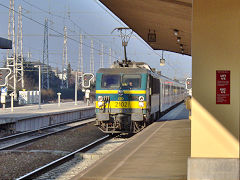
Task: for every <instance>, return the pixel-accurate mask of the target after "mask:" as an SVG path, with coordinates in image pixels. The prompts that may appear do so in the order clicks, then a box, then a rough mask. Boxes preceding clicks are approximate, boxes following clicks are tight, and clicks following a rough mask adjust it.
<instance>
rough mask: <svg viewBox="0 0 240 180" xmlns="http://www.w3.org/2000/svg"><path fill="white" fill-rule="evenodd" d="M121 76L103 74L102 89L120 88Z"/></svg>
mask: <svg viewBox="0 0 240 180" xmlns="http://www.w3.org/2000/svg"><path fill="white" fill-rule="evenodd" d="M120 81H121V76H120V75H119V74H103V75H102V88H110V89H113V88H119V87H120Z"/></svg>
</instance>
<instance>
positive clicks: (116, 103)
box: [114, 101, 129, 108]
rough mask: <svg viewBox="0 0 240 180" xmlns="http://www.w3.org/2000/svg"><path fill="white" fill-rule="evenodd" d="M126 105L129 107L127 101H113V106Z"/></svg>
mask: <svg viewBox="0 0 240 180" xmlns="http://www.w3.org/2000/svg"><path fill="white" fill-rule="evenodd" d="M128 107H129V102H128V101H119V102H114V108H128Z"/></svg>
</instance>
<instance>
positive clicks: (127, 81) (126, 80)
mask: <svg viewBox="0 0 240 180" xmlns="http://www.w3.org/2000/svg"><path fill="white" fill-rule="evenodd" d="M122 86H123V87H128V88H133V89H137V88H141V75H135V74H124V75H123V77H122Z"/></svg>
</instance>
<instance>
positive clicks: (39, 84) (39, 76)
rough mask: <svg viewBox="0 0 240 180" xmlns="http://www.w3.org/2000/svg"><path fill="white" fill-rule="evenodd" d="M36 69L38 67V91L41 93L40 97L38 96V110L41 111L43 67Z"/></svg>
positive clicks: (39, 66)
mask: <svg viewBox="0 0 240 180" xmlns="http://www.w3.org/2000/svg"><path fill="white" fill-rule="evenodd" d="M34 67H38V72H39V73H38V81H39V83H38V91H39V96H38V109H41V65H35V66H34Z"/></svg>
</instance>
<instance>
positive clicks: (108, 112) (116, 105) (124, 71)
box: [96, 62, 185, 133]
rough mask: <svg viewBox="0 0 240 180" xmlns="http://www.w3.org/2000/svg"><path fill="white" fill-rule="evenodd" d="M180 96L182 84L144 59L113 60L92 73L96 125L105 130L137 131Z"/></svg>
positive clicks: (183, 90) (182, 88)
mask: <svg viewBox="0 0 240 180" xmlns="http://www.w3.org/2000/svg"><path fill="white" fill-rule="evenodd" d="M184 96H185V88H184V84H180V83H178V82H175V81H172V80H170V79H168V78H166V77H164V76H161V75H159V74H157V73H155V72H153V71H152V69H151V68H150V66H148V65H147V64H145V63H142V62H128V65H127V66H123V65H122V64H121V63H119V62H115V63H114V65H113V66H112V67H111V68H101V69H99V70H98V72H97V74H96V125H97V126H98V127H99V128H100V129H101V130H102V131H103V132H105V133H137V132H139V131H140V130H142V129H143V128H145V127H146V126H147V125H148V124H150V123H151V122H153V121H154V120H156V119H158V118H159V117H160V115H161V113H162V112H163V111H165V110H167V109H168V108H170V107H171V106H173V105H174V104H176V103H178V102H180V101H182V100H183V99H184Z"/></svg>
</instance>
